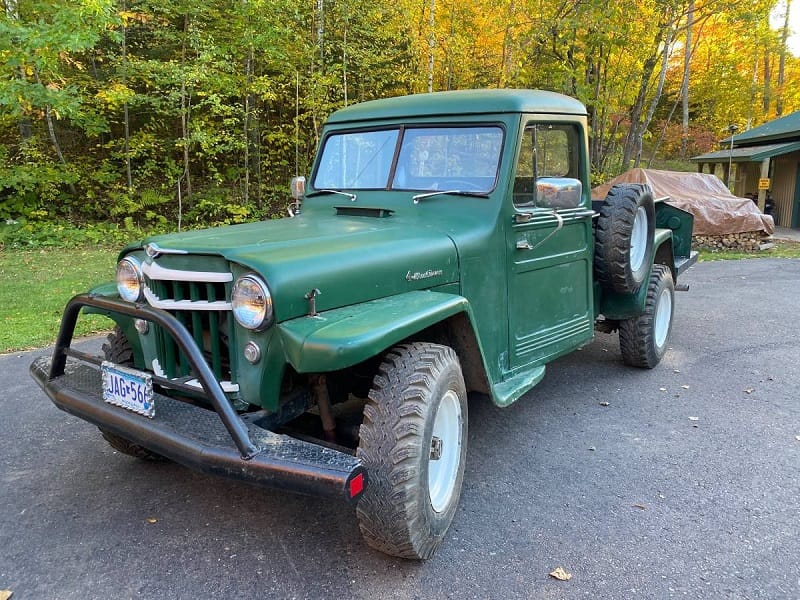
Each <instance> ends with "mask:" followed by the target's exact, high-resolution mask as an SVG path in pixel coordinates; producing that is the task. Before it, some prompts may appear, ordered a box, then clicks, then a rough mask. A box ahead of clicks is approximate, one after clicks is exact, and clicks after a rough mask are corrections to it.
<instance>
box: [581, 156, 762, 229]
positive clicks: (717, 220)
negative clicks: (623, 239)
mask: <svg viewBox="0 0 800 600" xmlns="http://www.w3.org/2000/svg"><path fill="white" fill-rule="evenodd" d="M615 183H647V184H649V185H650V188H651V189H652V190H653V195H654V196H655V197H656V198H661V197H662V196H669V203H670V204H672V205H673V206H676V207H678V208H680V209H682V210H685V211H687V212H690V213H692V215H694V235H725V234H728V233H744V232H746V231H763V232H765V233H767V234H772V233H773V232H774V231H775V224H774V223H773V221H772V217H771V216H769V215H764V214H762V213H761V211H759V210H758V207H757V206H756V204H755V202H753V201H752V200H750V199H749V198H739V197H738V196H734V195H733V194H731V193H730V192H729V191H728V188H727V187H725V184H724V183H722V181H721V180H720V178H719V177H717V176H716V175H711V174H709V173H681V172H677V171H659V170H656V169H631V170H630V171H627V172H626V173H623V174H622V175H620V176H618V177H615V178H614V179H612V180H611V181H610V182H608V183H606V184H605V185H601V186H599V187H596V188H594V189H593V190H592V199H594V200H602V199H603V198H605V197H606V194H607V193H608V190H609V189H611V186H612V185H614V184H615Z"/></svg>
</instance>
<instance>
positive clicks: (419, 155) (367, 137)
mask: <svg viewBox="0 0 800 600" xmlns="http://www.w3.org/2000/svg"><path fill="white" fill-rule="evenodd" d="M398 145H399V147H398ZM502 146H503V130H502V128H501V127H499V126H497V125H490V126H476V127H414V128H411V127H406V128H400V127H398V128H396V129H381V130H373V131H352V132H345V133H334V134H331V135H329V136H328V137H327V138H326V140H325V145H324V147H323V149H322V155H321V156H320V160H319V165H318V167H317V172H316V175H315V177H314V182H313V187H314V188H316V189H318V190H321V189H334V190H342V189H351V190H352V189H393V190H462V191H474V192H490V191H491V190H492V189H494V186H495V181H496V179H497V170H498V168H499V165H500V151H501V148H502Z"/></svg>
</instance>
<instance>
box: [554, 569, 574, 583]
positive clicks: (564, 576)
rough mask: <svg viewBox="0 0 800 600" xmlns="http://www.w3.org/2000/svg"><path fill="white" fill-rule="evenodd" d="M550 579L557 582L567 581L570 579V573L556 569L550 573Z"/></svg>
mask: <svg viewBox="0 0 800 600" xmlns="http://www.w3.org/2000/svg"><path fill="white" fill-rule="evenodd" d="M550 577H552V578H553V579H558V580H559V581H569V580H570V579H572V573H567V572H566V571H565V570H564V569H563V568H562V567H556V569H555V571H551V572H550Z"/></svg>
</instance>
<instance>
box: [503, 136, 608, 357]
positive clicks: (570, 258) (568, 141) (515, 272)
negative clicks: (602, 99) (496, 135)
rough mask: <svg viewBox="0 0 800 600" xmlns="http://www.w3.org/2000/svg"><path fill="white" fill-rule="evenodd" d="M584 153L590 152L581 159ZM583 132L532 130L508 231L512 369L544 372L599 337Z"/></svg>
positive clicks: (522, 154)
mask: <svg viewBox="0 0 800 600" xmlns="http://www.w3.org/2000/svg"><path fill="white" fill-rule="evenodd" d="M582 149H583V151H581V150H582ZM585 149H586V140H585V138H584V134H583V130H582V129H581V128H580V127H578V126H577V125H576V124H570V123H557V122H553V123H548V122H530V123H528V124H527V125H526V127H525V128H524V134H523V139H522V146H521V148H520V152H519V157H518V161H517V167H516V173H515V181H514V188H513V198H512V201H513V204H514V209H515V210H514V215H513V218H512V223H511V224H510V226H509V227H508V228H507V257H508V258H507V261H508V315H509V319H508V323H509V344H510V348H509V366H510V368H511V370H512V371H513V370H515V369H518V368H521V367H525V366H527V365H536V364H543V363H544V362H547V361H548V360H550V359H552V358H555V357H556V356H558V355H560V354H564V353H566V352H567V351H569V350H572V349H574V348H575V347H576V346H578V345H580V344H581V343H583V342H585V341H587V340H589V339H591V338H592V336H593V331H594V327H593V307H592V305H591V302H592V297H593V296H592V287H591V286H592V264H593V252H592V249H593V246H592V210H591V208H590V206H591V201H590V198H589V194H588V190H586V191H584V190H583V189H582V185H581V174H582V173H584V172H586V171H587V169H586V165H585V164H583V161H585V160H586V158H585V157H586V156H587V152H586V150H585Z"/></svg>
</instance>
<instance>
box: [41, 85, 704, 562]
mask: <svg viewBox="0 0 800 600" xmlns="http://www.w3.org/2000/svg"><path fill="white" fill-rule="evenodd" d="M587 135H588V134H587V120H586V110H585V108H584V107H583V105H582V104H580V103H579V102H577V101H576V100H573V99H570V98H567V97H564V96H561V95H558V94H554V93H549V92H543V91H528V90H478V91H462V92H444V93H435V94H422V95H416V96H409V97H402V98H392V99H387V100H378V101H373V102H365V103H363V104H359V105H355V106H351V107H349V108H345V109H343V110H340V111H338V112H336V113H334V114H333V115H332V116H331V117H330V118H329V119H328V121H327V123H326V125H325V129H324V132H323V135H322V140H321V144H320V149H319V153H318V156H317V158H316V160H315V162H314V166H313V170H312V173H311V177H310V179H309V185H308V187H307V189H305V190H303V189H301V188H303V187H304V186H302V185H301V184H302V183H303V181H302V180H301V179H298V180H296V181H295V182H293V183H294V184H295V186H294V187H295V189H297V190H298V191H297V193H296V195H295V198H296V201H295V203H293V206H292V207H291V209H290V213H291V214H292V218H285V219H280V220H272V221H265V222H259V223H250V224H245V225H236V226H231V227H222V228H217V229H208V230H204V231H191V232H185V233H176V234H172V235H163V236H157V237H152V238H149V239H145V240H143V241H141V242H137V243H135V244H132V245H130V246H128V247H127V248H125V249H124V250H123V251H122V252H121V253H120V256H119V263H118V266H117V281H116V284H113V283H112V284H107V285H102V286H99V287H97V288H95V289H94V290H92V291H90V292H89V293H87V294H81V295H78V296H76V297H75V298H73V299H72V300H71V301H70V302H69V304H68V306H67V307H66V310H65V314H64V318H63V322H62V327H61V332H60V334H59V337H58V340H57V344H56V347H55V351H54V353H53V356H52V358H47V359H40V360H37V361H36V362H35V363H34V364H33V365H32V367H31V371H32V374H33V377H34V378H35V380H36V381H37V382H38V383H39V385H41V386H42V388H43V389H44V390H45V391H46V392H47V394H48V396H49V397H50V398H51V399H52V400H53V402H54V403H55V404H56V405H57V406H58V407H59V408H62V409H63V410H65V411H67V412H70V413H72V414H74V415H77V416H79V417H80V418H82V419H85V420H87V421H89V422H91V423H94V424H95V425H97V426H98V427H99V428H100V430H101V431H102V434H103V437H105V439H106V440H107V441H108V442H109V443H110V444H111V445H112V446H113V447H114V448H116V449H118V450H120V451H121V452H124V453H127V454H131V455H133V456H137V457H140V458H145V459H164V458H167V459H171V460H174V461H177V462H179V463H183V464H185V465H187V466H190V467H193V468H196V469H199V470H201V471H205V472H209V473H216V474H219V475H223V476H226V477H232V478H237V479H241V480H245V481H248V482H251V483H255V484H260V485H264V486H270V487H278V488H284V489H287V490H292V491H297V492H302V493H308V494H317V495H323V496H330V497H340V498H342V499H347V500H349V501H352V502H354V503H355V504H356V513H357V516H358V520H359V523H360V527H361V531H362V533H363V535H364V537H365V539H366V540H367V542H368V543H369V544H370V545H371V546H373V547H375V548H377V549H379V550H381V551H383V552H387V553H389V554H393V555H397V556H403V557H409V558H427V557H429V556H431V555H432V554H433V552H434V551H435V550H436V548H437V547H438V546H439V544H440V543H441V541H442V539H443V537H444V535H445V532H446V531H447V528H448V526H449V524H450V522H451V520H452V518H453V515H454V513H455V510H456V507H457V504H458V499H459V494H460V490H461V484H462V478H463V473H464V464H465V458H466V451H467V412H468V411H467V394H468V393H469V392H475V393H479V394H483V395H485V396H488V397H489V398H491V400H492V401H493V402H494V403H495V404H497V405H498V406H507V405H509V404H511V403H512V402H514V401H515V400H517V399H519V398H520V397H521V396H522V395H523V394H525V392H527V391H528V390H530V389H531V388H532V387H533V386H534V385H536V383H537V382H539V381H540V380H541V379H542V377H543V376H544V374H545V366H546V364H547V363H548V362H550V361H552V360H553V359H555V358H557V357H559V356H561V355H563V354H565V353H567V352H570V351H572V350H575V349H576V348H578V347H580V346H582V345H584V344H586V343H588V342H590V341H591V340H592V338H593V336H594V331H595V330H596V329H600V330H602V331H604V332H613V331H615V330H618V331H619V337H620V348H621V354H622V358H623V360H624V361H625V362H626V363H628V364H630V365H633V366H637V367H647V368H651V367H654V366H655V365H656V364H658V362H659V361H660V359H661V357H662V356H663V354H664V352H665V350H666V347H667V338H668V336H669V333H670V329H671V325H672V315H673V305H674V290H675V281H676V279H677V277H678V275H679V274H680V273H681V272H682V271H683V270H685V269H686V268H687V267H688V266H689V265H691V264H692V263H693V262H694V260H695V254H694V253H692V252H691V249H690V243H691V233H692V218H691V215H689V214H687V213H685V212H682V211H680V210H678V209H676V208H674V207H672V206H670V205H669V204H667V203H665V202H663V201H655V200H654V198H653V196H652V194H651V193H650V191H649V189H647V188H646V187H645V186H639V185H623V186H617V187H614V188H612V190H611V191H610V192H609V194H608V196H607V197H606V199H605V201H603V202H598V203H595V205H594V206H593V205H592V201H591V197H590V190H589V157H588V150H587V148H588V145H587ZM82 310H83V311H85V312H94V313H101V314H104V315H107V316H108V317H110V318H111V319H113V320H114V321H115V323H116V327H115V329H114V332H113V333H112V334H111V335H110V336H109V338H108V342H107V343H106V344H105V345H104V346H103V350H104V354H105V356H104V357H97V356H92V355H88V354H86V353H83V352H80V351H78V350H76V349H73V348H71V340H72V334H73V329H74V325H75V322H76V319H77V318H78V316H79V313H80V312H81V311H82Z"/></svg>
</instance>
